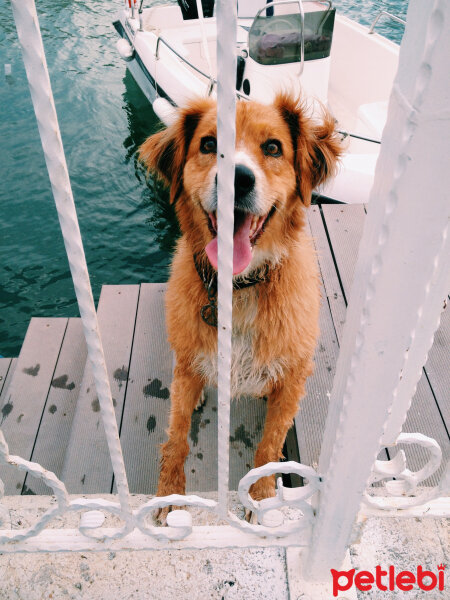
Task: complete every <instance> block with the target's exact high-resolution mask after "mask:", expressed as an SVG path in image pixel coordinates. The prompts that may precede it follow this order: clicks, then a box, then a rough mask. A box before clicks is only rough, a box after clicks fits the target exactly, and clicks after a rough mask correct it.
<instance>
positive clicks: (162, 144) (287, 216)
mask: <svg viewBox="0 0 450 600" xmlns="http://www.w3.org/2000/svg"><path fill="white" fill-rule="evenodd" d="M340 152H341V147H340V142H339V139H338V137H337V135H336V134H335V130H334V120H333V118H332V117H331V115H329V114H328V113H327V112H326V111H325V110H324V111H323V115H322V117H321V119H320V121H318V120H317V119H316V120H314V121H313V120H311V119H310V118H309V117H308V115H307V111H306V109H305V108H304V107H303V106H302V104H301V103H300V102H298V101H297V100H295V99H293V98H290V97H289V96H287V95H279V96H278V97H277V98H276V100H275V102H274V104H273V105H271V106H266V105H262V104H257V103H255V102H238V104H237V110H236V155H235V160H236V170H235V182H234V183H235V227H234V255H233V272H234V291H233V340H232V353H233V358H232V395H233V396H234V397H236V396H239V395H241V394H248V395H253V396H267V417H266V423H265V427H264V433H263V437H262V440H261V442H260V444H259V446H258V448H257V451H256V454H255V466H256V467H259V466H261V465H264V464H266V463H268V462H270V461H277V460H278V459H279V458H280V457H281V452H282V448H283V444H284V440H285V437H286V434H287V431H288V429H289V427H290V426H291V425H292V421H293V418H294V416H295V414H296V412H297V409H298V404H299V401H300V399H301V398H302V396H303V395H304V393H305V381H306V378H307V377H308V376H309V375H310V374H311V372H312V369H313V355H314V348H315V345H316V340H317V336H318V315H319V280H318V269H317V263H316V258H315V256H314V251H313V248H312V245H311V242H310V240H309V239H308V237H307V235H306V234H305V232H304V223H305V214H304V213H305V210H304V209H305V207H306V206H308V205H309V204H310V201H311V192H312V190H313V189H314V188H315V187H316V186H318V185H319V184H321V183H322V182H324V181H325V180H326V179H327V177H329V176H330V175H332V174H333V172H334V171H335V168H336V164H337V160H338V158H339V155H340ZM140 157H141V160H143V161H144V162H145V164H146V165H147V166H148V168H149V169H150V170H152V171H154V172H156V173H157V174H158V175H159V176H160V177H162V179H163V180H164V181H165V182H166V183H167V184H168V185H169V186H170V200H171V202H175V203H176V205H175V207H176V212H177V216H178V220H179V223H180V227H181V232H182V237H181V238H180V240H179V241H178V245H177V249H176V252H175V256H174V259H173V263H172V270H171V276H170V280H169V284H168V288H167V294H166V311H167V328H168V334H169V341H170V344H171V346H172V348H173V350H174V352H175V355H176V367H175V372H174V379H173V383H172V387H171V412H170V424H169V429H168V436H169V439H168V441H167V442H166V443H165V444H163V446H162V460H161V473H160V479H159V486H158V492H157V495H158V496H166V495H169V494H174V493H177V494H184V492H185V474H184V462H185V459H186V457H187V455H188V452H189V445H188V442H187V435H188V432H189V428H190V422H191V415H192V412H193V410H194V408H195V406H196V404H197V402H198V400H199V397H200V395H201V392H202V390H203V387H204V386H205V385H215V384H216V383H217V362H216V355H217V328H216V327H215V326H214V325H215V323H214V317H215V315H214V306H213V305H214V302H211V298H212V294H214V285H215V276H216V271H215V270H216V269H217V240H216V228H217V221H216V208H217V192H216V105H215V102H214V101H212V100H209V99H199V100H196V101H194V102H192V103H191V104H190V105H189V106H188V107H187V108H185V109H183V110H180V112H179V115H178V118H177V119H176V122H175V123H174V124H172V125H170V126H169V127H168V128H167V129H165V130H164V131H161V132H159V133H157V134H155V135H152V136H151V137H150V138H148V140H147V141H146V142H145V143H144V144H143V145H142V147H141V149H140ZM208 288H209V292H210V296H209V298H208V292H207V289H208ZM251 495H252V497H253V498H255V499H257V500H259V499H263V498H267V497H269V496H273V495H274V477H264V478H261V479H260V480H259V481H257V482H256V483H255V484H254V485H253V486H252V488H251ZM161 512H162V513H163V515H164V516H165V514H167V511H161Z"/></svg>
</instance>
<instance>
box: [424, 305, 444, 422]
mask: <svg viewBox="0 0 450 600" xmlns="http://www.w3.org/2000/svg"><path fill="white" fill-rule="evenodd" d="M449 348H450V302H449V301H448V300H447V302H446V308H445V309H444V310H443V311H442V313H441V323H440V326H439V329H438V330H437V331H436V334H435V336H434V343H433V346H432V348H431V350H430V352H429V354H428V360H427V364H426V365H425V372H426V375H427V377H428V380H429V382H430V384H431V387H432V388H433V393H434V396H435V398H436V402H437V403H438V406H439V408H440V411H441V413H442V418H443V419H444V423H445V424H446V427H447V431H448V430H449V429H450V368H449V367H450V360H449Z"/></svg>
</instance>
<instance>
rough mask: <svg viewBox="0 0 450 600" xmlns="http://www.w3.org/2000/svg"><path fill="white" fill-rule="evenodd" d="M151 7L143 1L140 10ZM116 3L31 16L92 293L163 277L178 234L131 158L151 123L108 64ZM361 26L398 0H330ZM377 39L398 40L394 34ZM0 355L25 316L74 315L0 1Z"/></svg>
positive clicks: (112, 62) (94, 1)
mask: <svg viewBox="0 0 450 600" xmlns="http://www.w3.org/2000/svg"><path fill="white" fill-rule="evenodd" d="M150 4H151V2H148V1H147V2H144V6H149V5H150ZM121 6H122V0H108V1H105V0H90V1H89V2H86V1H85V0H58V2H55V1H54V0H39V2H37V8H38V15H39V20H40V25H41V31H42V37H43V41H44V46H45V51H46V56H47V63H48V68H49V72H50V79H51V82H52V86H53V94H54V97H55V104H56V110H57V113H58V117H59V124H60V128H61V135H62V139H63V143H64V148H65V152H66V158H67V163H68V168H69V173H70V177H71V182H72V189H73V194H74V198H75V203H76V207H77V212H78V218H79V222H80V229H81V233H82V236H83V242H84V247H85V252H86V258H87V263H88V267H89V273H90V277H91V283H92V287H93V291H94V296H95V298H96V299H98V296H99V293H100V290H101V286H102V285H103V284H136V283H140V282H157V281H165V280H166V279H167V277H168V267H169V263H170V257H171V253H172V251H173V248H174V243H175V241H176V238H177V235H178V228H177V225H176V221H175V219H174V214H173V210H172V209H171V207H170V206H169V203H168V201H167V194H165V193H164V191H163V190H162V189H161V187H160V186H158V187H156V186H155V184H154V183H153V181H152V180H151V179H146V174H145V170H144V168H143V167H142V166H141V165H140V164H139V163H138V161H137V149H138V147H139V145H140V144H141V143H142V142H143V141H144V139H145V138H146V137H147V136H148V135H150V134H151V133H152V132H154V131H155V130H156V129H157V128H158V127H159V126H160V124H159V123H158V120H157V118H156V116H155V115H154V113H153V111H152V108H151V106H150V105H149V103H148V101H147V100H146V98H145V97H144V96H143V94H142V93H141V92H140V90H139V88H138V86H137V85H136V83H135V81H134V80H133V78H132V76H131V75H130V73H129V72H128V71H127V69H126V65H125V63H124V62H123V61H122V59H121V58H120V57H119V55H118V53H117V51H116V49H115V42H116V39H117V34H116V32H115V30H114V28H113V26H112V21H113V20H114V14H115V11H116V10H117V9H119V8H120V7H121ZM334 6H336V8H337V9H338V11H340V12H341V13H343V14H346V15H348V16H349V17H351V18H352V19H355V20H357V21H360V22H361V23H363V24H365V25H367V24H370V23H371V22H372V20H373V17H374V15H376V14H377V12H378V11H379V10H382V9H385V10H389V11H391V12H393V13H395V14H397V15H399V16H403V17H404V16H405V14H406V9H407V0H378V1H375V0H364V2H360V1H357V0H335V2H334ZM377 31H378V32H379V33H381V34H383V35H386V36H387V37H390V38H391V39H393V40H394V41H397V42H400V40H401V35H402V32H403V26H401V25H399V24H397V23H389V22H388V21H385V20H384V21H382V22H380V26H379V27H378V28H377ZM0 159H1V160H0V355H3V356H17V355H18V353H19V351H20V347H21V344H22V341H23V337H24V335H25V332H26V329H27V327H28V323H29V321H30V319H31V317H33V316H47V317H49V316H50V317H62V316H65V317H67V316H78V309H77V305H76V299H75V293H74V289H73V284H72V280H71V277H70V272H69V265H68V262H67V258H66V255H65V251H64V246H63V241H62V236H61V233H60V230H59V225H58V219H57V215H56V210H55V205H54V202H53V198H52V193H51V188H50V182H49V179H48V175H47V171H46V167H45V162H44V156H43V153H42V148H41V145H40V140H39V135H38V129H37V125H36V119H35V116H34V112H33V107H32V104H31V98H30V93H29V90H28V83H27V79H26V75H25V69H24V66H23V62H22V56H21V51H20V47H19V44H18V41H17V34H16V30H15V25H14V21H13V17H12V12H11V7H10V4H9V2H6V3H1V4H0Z"/></svg>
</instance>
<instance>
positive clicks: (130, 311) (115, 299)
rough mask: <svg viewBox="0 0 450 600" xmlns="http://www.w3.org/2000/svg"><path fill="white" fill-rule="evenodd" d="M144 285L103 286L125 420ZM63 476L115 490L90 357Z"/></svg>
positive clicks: (103, 323) (85, 488)
mask: <svg viewBox="0 0 450 600" xmlns="http://www.w3.org/2000/svg"><path fill="white" fill-rule="evenodd" d="M138 296H139V286H138V285H106V286H103V288H102V292H101V295H100V300H99V306H98V321H99V328H100V334H101V336H102V341H103V347H104V352H105V361H106V367H107V370H108V374H109V383H110V386H111V393H112V397H113V400H114V403H115V408H116V417H117V420H118V423H120V419H121V415H122V410H123V401H124V396H125V389H126V385H127V378H128V369H129V361H130V354H131V347H132V342H133V335H134V326H135V318H136V307H137V302H138ZM62 478H63V481H64V482H65V484H66V487H67V489H68V491H69V492H70V493H84V494H89V493H110V492H111V482H112V466H111V459H110V457H109V452H108V445H107V442H106V437H105V432H104V429H103V424H102V421H101V415H100V405H99V401H98V397H97V392H96V389H95V385H94V379H93V376H92V370H91V366H90V363H89V361H87V363H86V368H85V371H84V375H83V380H82V383H81V391H80V396H79V398H78V402H77V407H76V411H75V415H74V419H73V426H72V431H71V435H70V442H69V445H68V448H67V453H66V457H65V460H64V467H63V471H62Z"/></svg>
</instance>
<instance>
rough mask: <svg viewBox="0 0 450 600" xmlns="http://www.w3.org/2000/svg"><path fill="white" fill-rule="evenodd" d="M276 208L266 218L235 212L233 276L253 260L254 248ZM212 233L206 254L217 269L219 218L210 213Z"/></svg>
mask: <svg viewBox="0 0 450 600" xmlns="http://www.w3.org/2000/svg"><path fill="white" fill-rule="evenodd" d="M274 209H275V207H274V206H273V207H272V208H271V210H270V211H269V212H268V213H267V214H266V215H264V216H260V215H254V214H251V213H246V212H243V211H240V210H235V211H234V234H233V275H238V274H239V273H242V271H244V270H245V269H246V268H247V267H248V265H249V264H250V261H251V260H252V248H253V246H254V245H255V242H256V240H257V239H258V238H259V237H260V235H261V234H262V232H263V231H264V226H265V225H266V223H267V221H268V220H269V217H271V216H272V214H273V212H274ZM208 217H209V227H210V231H211V233H212V234H213V235H215V236H216V237H214V239H213V240H211V241H210V242H209V244H207V246H206V248H205V252H206V254H207V256H208V258H209V262H210V263H211V264H212V266H213V267H214V268H215V269H217V264H218V259H217V216H216V213H215V212H214V213H208Z"/></svg>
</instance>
